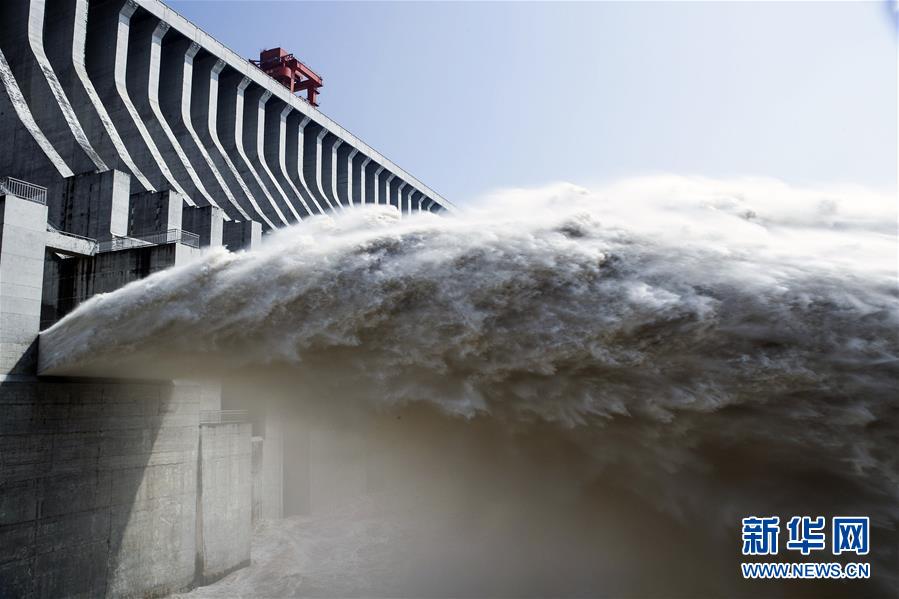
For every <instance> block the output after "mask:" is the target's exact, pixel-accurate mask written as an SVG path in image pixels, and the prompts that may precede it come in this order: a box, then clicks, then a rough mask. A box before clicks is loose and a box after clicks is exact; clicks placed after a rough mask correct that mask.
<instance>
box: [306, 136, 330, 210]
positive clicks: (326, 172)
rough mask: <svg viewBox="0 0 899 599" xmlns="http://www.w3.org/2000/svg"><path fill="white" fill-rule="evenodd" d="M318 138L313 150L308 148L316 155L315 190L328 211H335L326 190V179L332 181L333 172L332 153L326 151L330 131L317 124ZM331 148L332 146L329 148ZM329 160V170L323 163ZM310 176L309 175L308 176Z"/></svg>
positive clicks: (314, 162) (314, 163)
mask: <svg viewBox="0 0 899 599" xmlns="http://www.w3.org/2000/svg"><path fill="white" fill-rule="evenodd" d="M316 127H317V129H316V136H315V141H314V144H313V146H312V148H309V146H307V148H306V149H307V150H309V149H311V150H312V152H313V153H314V154H313V155H314V157H313V159H312V165H313V167H314V170H313V172H312V179H313V180H314V181H315V188H316V189H317V190H318V195H319V198H320V199H321V200H322V201H323V202H324V203H325V204H327V206H328V210H334V204H333V203H332V201H331V198H330V197H329V196H328V194H326V193H325V188H326V187H329V185H327V184H326V179H325V177H326V176H327V177H328V179H327V181H330V179H331V171H330V163H331V152H330V151H328V152H325V151H324V144H325V138H326V137H327V136H328V130H327V129H325V128H324V127H322V126H320V125H318V124H316ZM331 137H332V138H333V137H334V136H333V135H332V136H331ZM329 148H330V146H329ZM326 158H327V161H328V168H327V169H325V167H324V165H323V162H324V160H325V159H326ZM307 176H308V175H307Z"/></svg>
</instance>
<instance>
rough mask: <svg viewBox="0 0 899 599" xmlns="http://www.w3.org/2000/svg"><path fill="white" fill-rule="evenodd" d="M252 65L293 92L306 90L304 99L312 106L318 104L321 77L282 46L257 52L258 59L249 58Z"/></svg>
mask: <svg viewBox="0 0 899 599" xmlns="http://www.w3.org/2000/svg"><path fill="white" fill-rule="evenodd" d="M250 62H252V63H253V64H254V65H256V66H257V67H259V68H260V69H262V70H263V71H265V73H266V74H267V75H268V76H269V77H271V78H272V79H275V80H276V81H278V82H279V83H281V85H283V86H284V87H286V88H287V89H289V90H290V93H292V94H294V93H297V92H301V91H303V90H305V91H306V100H307V101H308V102H309V103H310V104H312V105H313V106H318V102H316V101H315V100H316V98H317V97H318V88H320V87H321V86H322V78H321V77H320V76H319V75H318V73H316V72H315V71H313V70H312V69H310V68H309V67H307V66H306V65H304V64H303V63H302V62H300V61H299V60H297V59H296V57H295V56H294V55H293V54H288V53H287V51H286V50H284V48H272V49H270V50H263V51H262V52H260V53H259V60H252V59H250Z"/></svg>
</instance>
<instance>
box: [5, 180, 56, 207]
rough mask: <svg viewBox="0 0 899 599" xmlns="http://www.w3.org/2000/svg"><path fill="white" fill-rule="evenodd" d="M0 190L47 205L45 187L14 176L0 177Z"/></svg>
mask: <svg viewBox="0 0 899 599" xmlns="http://www.w3.org/2000/svg"><path fill="white" fill-rule="evenodd" d="M0 192H2V193H8V194H10V195H14V196H16V197H19V198H22V199H23V200H30V201H32V202H36V203H38V204H43V205H44V206H46V205H47V188H46V187H41V186H40V185H35V184H34V183H29V182H28V181H22V180H21V179H16V178H14V177H0Z"/></svg>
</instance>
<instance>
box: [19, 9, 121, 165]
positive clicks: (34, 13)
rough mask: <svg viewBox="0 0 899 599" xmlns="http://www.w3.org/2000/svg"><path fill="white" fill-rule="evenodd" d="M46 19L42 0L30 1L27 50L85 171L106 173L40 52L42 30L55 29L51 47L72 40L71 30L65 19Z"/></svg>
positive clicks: (67, 99) (69, 62) (44, 54)
mask: <svg viewBox="0 0 899 599" xmlns="http://www.w3.org/2000/svg"><path fill="white" fill-rule="evenodd" d="M54 16H55V14H54ZM46 17H47V13H46V1H45V0H31V9H30V11H29V14H28V42H29V44H30V46H31V51H32V53H33V54H34V57H35V59H37V63H38V65H39V66H40V70H41V71H42V72H43V74H44V78H45V79H46V81H47V84H48V86H49V88H50V91H51V92H52V94H53V98H54V99H55V100H56V103H57V104H58V108H59V111H60V112H61V113H62V116H63V119H64V120H65V123H66V125H67V127H68V129H69V132H70V133H71V136H72V138H73V139H74V141H75V142H76V143H77V145H78V146H79V147H80V149H81V150H82V151H83V152H84V154H85V155H86V156H87V158H88V160H89V161H90V163H91V164H92V165H93V169H91V168H88V169H85V170H94V169H96V170H101V171H102V170H106V169H107V168H108V167H107V166H106V163H105V162H104V161H103V159H102V158H101V157H100V155H99V154H98V153H97V151H96V150H95V149H94V147H93V146H92V145H91V142H90V140H89V139H88V137H87V133H85V131H84V128H83V127H82V126H81V122H80V121H79V120H78V115H77V114H75V109H74V108H73V106H72V103H71V102H70V101H69V98H68V96H67V95H66V92H65V89H64V88H63V85H62V82H61V81H60V79H59V77H58V76H57V75H56V71H55V70H54V68H53V65H52V64H51V63H50V59H49V57H48V56H47V53H46V51H45V49H44V31H45V29H46V30H48V31H53V30H54V29H55V30H56V35H54V36H53V37H52V38H51V40H50V41H51V45H52V46H58V45H60V44H66V42H67V41H69V40H71V39H72V37H71V36H72V32H73V31H74V28H70V27H69V26H68V25H69V22H68V19H65V18H63V19H61V20H60V19H58V18H55V19H53V20H52V21H51V22H49V23H48V22H47V18H46ZM59 25H62V27H59ZM60 29H61V31H60ZM66 45H68V46H69V48H70V51H71V48H72V46H71V44H66ZM70 56H71V54H70ZM62 64H63V66H68V65H70V64H72V63H71V61H70V60H66V61H64V62H63V63H62Z"/></svg>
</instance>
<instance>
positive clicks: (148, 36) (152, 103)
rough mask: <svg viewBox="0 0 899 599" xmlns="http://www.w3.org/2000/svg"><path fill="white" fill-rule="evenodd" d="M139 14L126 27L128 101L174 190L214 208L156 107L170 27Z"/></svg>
mask: <svg viewBox="0 0 899 599" xmlns="http://www.w3.org/2000/svg"><path fill="white" fill-rule="evenodd" d="M139 14H140V17H133V18H132V19H131V24H130V27H129V29H130V31H129V38H128V71H127V73H126V87H127V90H128V93H129V97H130V98H131V101H132V103H133V104H134V106H135V107H136V108H137V112H138V114H139V116H140V118H141V120H142V121H143V123H144V127H145V128H146V130H147V131H148V132H149V134H150V137H151V138H152V139H153V142H154V143H155V145H156V148H157V149H158V151H159V153H160V155H161V156H162V157H163V158H164V159H165V162H166V165H167V166H168V168H169V169H170V173H171V175H172V176H173V177H174V179H175V181H176V182H177V184H178V187H176V188H175V189H176V190H178V191H183V192H184V195H185V198H184V199H185V201H186V202H187V203H188V204H190V205H206V204H209V203H212V204H214V200H213V199H212V196H211V195H210V194H209V192H208V191H206V187H205V186H204V185H203V183H202V181H200V179H199V177H197V174H196V171H195V170H194V167H193V165H191V164H190V161H189V160H188V159H187V155H186V154H185V153H184V149H183V148H182V147H181V144H180V142H179V141H178V139H177V138H176V137H175V134H174V133H173V132H172V130H171V128H170V127H169V125H168V122H167V121H166V120H165V118H164V117H163V116H162V110H161V108H160V105H159V77H160V61H161V55H162V40H163V38H164V37H165V36H166V35H167V34H168V32H169V30H170V29H171V27H170V26H169V24H168V23H165V22H163V21H160V20H158V19H156V18H155V17H153V16H151V15H147V14H145V13H139ZM179 68H180V67H179ZM179 83H180V82H179ZM169 91H170V93H172V94H180V91H181V86H180V85H176V86H175V87H174V89H171V90H169Z"/></svg>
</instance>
